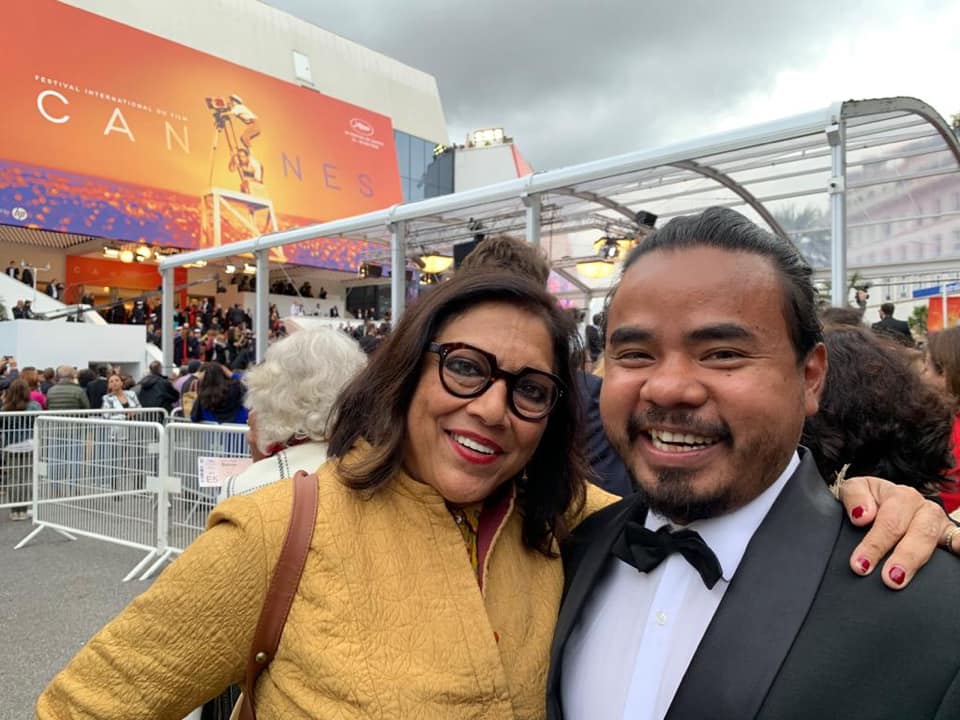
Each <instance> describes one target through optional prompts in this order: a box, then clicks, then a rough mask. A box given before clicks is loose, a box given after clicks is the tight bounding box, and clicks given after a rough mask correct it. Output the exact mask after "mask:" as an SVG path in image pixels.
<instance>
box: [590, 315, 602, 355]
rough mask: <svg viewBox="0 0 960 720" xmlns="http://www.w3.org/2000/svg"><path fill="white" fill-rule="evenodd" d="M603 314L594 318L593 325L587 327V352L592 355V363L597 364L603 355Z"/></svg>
mask: <svg viewBox="0 0 960 720" xmlns="http://www.w3.org/2000/svg"><path fill="white" fill-rule="evenodd" d="M602 326H603V313H597V314H596V315H594V316H593V325H587V352H589V353H590V362H596V361H597V360H599V359H600V355H601V354H602V353H603V334H602V333H603V331H602V330H601V329H600V328H601V327H602Z"/></svg>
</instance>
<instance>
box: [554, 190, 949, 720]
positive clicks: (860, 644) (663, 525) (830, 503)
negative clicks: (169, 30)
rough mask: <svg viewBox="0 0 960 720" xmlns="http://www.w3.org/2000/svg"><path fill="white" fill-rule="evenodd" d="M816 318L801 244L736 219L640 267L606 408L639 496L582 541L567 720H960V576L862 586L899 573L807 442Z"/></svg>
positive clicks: (612, 338) (706, 220)
mask: <svg viewBox="0 0 960 720" xmlns="http://www.w3.org/2000/svg"><path fill="white" fill-rule="evenodd" d="M815 306H816V293H815V292H814V289H813V286H812V284H811V271H810V268H809V267H808V266H807V265H806V264H805V262H804V261H803V259H802V258H801V256H800V255H799V253H797V251H796V250H795V248H793V246H792V245H790V244H789V243H787V242H785V241H783V240H780V239H778V238H776V237H774V236H772V235H770V234H769V233H767V232H766V231H764V230H762V229H760V228H759V227H757V226H756V225H754V224H753V223H752V222H750V221H749V220H747V219H746V218H744V217H743V216H741V215H739V214H737V213H735V212H733V211H731V210H726V209H722V208H711V209H709V210H707V211H705V212H704V213H702V214H701V215H697V216H692V217H688V218H678V219H676V220H673V221H671V222H670V223H668V224H667V225H666V226H665V227H664V228H662V229H661V230H659V231H658V232H657V233H655V234H654V235H652V236H651V237H649V238H647V240H646V241H645V242H644V243H643V244H641V245H640V246H638V247H637V248H636V249H635V250H633V251H632V252H631V254H630V256H629V257H628V258H627V260H626V262H625V264H624V272H623V277H622V279H621V282H620V284H619V286H618V288H617V289H616V291H615V294H614V295H613V298H612V300H611V302H610V306H609V309H608V314H607V327H606V331H607V348H606V374H605V377H604V382H603V388H602V391H601V396H600V410H601V415H602V418H603V423H604V427H605V428H606V431H607V435H608V436H609V437H610V440H611V442H612V444H613V445H614V447H615V448H616V449H617V452H618V453H619V454H620V455H621V457H622V458H623V459H624V462H625V464H626V466H627V468H628V469H629V471H630V473H631V475H632V476H633V480H634V484H635V486H636V489H637V492H636V494H635V495H634V496H633V497H630V498H626V499H624V500H622V501H620V502H618V503H616V504H614V505H611V506H609V507H607V508H605V509H604V510H602V511H600V512H599V513H596V514H594V515H592V516H590V517H589V518H587V519H586V520H585V521H584V522H583V523H582V524H581V525H580V526H579V527H578V528H577V530H576V531H575V532H574V535H573V537H572V538H571V539H570V540H569V541H568V542H567V544H566V545H565V547H564V549H563V558H564V565H565V572H566V576H565V577H566V579H565V583H566V587H565V593H564V601H563V605H562V607H561V611H560V615H559V618H558V622H557V630H556V635H555V638H554V644H553V648H552V652H551V668H550V674H549V677H548V717H549V718H551V720H560V718H566V720H581V719H584V718H589V719H590V720H596V719H599V720H609V719H611V718H630V719H631V720H633V719H634V718H664V717H666V718H669V719H671V720H687V719H688V718H710V719H711V720H742V719H743V718H754V717H756V718H771V719H773V718H776V719H777V720H781V719H783V718H815V717H823V718H842V717H862V718H871V719H882V718H889V719H891V720H893V719H897V720H900V719H902V718H911V719H912V720H914V719H917V718H936V719H937V720H946V719H947V718H954V719H955V718H960V655H958V652H957V648H958V647H960V613H958V612H957V605H956V588H958V587H960V564H958V563H957V562H956V560H955V559H954V558H951V557H950V556H949V555H948V554H946V553H935V554H934V557H932V558H931V560H930V562H929V564H928V565H927V566H926V567H925V568H924V571H923V572H922V573H920V574H918V575H916V576H915V577H911V575H912V573H910V572H909V571H908V570H905V568H904V567H903V565H902V564H901V563H900V562H898V561H897V560H896V559H895V557H891V558H889V559H888V560H887V561H886V563H885V564H884V565H883V567H882V568H881V569H880V572H879V573H876V574H874V575H873V576H871V577H866V578H858V577H856V576H855V575H854V573H852V572H850V570H851V569H854V570H856V571H857V572H858V573H859V574H860V575H864V576H866V575H869V574H870V572H871V570H873V569H874V568H873V565H874V564H879V563H872V562H871V561H870V560H869V559H868V557H867V555H866V554H861V548H862V547H863V544H862V542H861V541H862V540H863V533H862V531H861V530H860V529H858V528H856V527H854V526H853V525H852V524H851V523H846V522H844V521H843V510H842V508H841V506H840V505H839V504H838V503H836V502H835V500H834V499H833V497H832V495H831V494H830V492H829V490H828V488H827V486H826V483H825V482H824V480H823V479H822V478H821V477H820V476H819V474H818V473H817V469H816V466H815V464H814V462H813V459H812V457H811V456H810V454H809V453H808V452H806V451H805V450H804V449H802V448H798V442H799V439H800V435H801V430H802V427H803V421H804V418H805V417H806V416H808V415H811V414H813V413H815V412H816V411H817V407H818V402H819V396H820V392H821V390H822V387H823V382H824V378H825V375H826V368H827V358H826V351H825V349H824V346H823V344H822V342H821V330H820V326H819V323H818V321H817V317H816V311H815ZM858 509H859V508H858ZM852 514H853V516H854V517H859V515H858V513H857V509H855V510H854V511H853V513H852ZM941 527H942V526H939V525H938V526H937V528H936V529H934V528H931V531H932V532H936V533H940V532H942V531H941ZM941 542H942V543H943V544H944V545H945V546H948V547H950V548H951V549H953V550H954V551H956V550H957V549H958V547H960V534H958V531H957V529H955V528H953V529H947V530H946V531H945V532H943V535H942V537H941ZM908 581H909V582H910V587H909V588H906V589H905V590H903V591H902V592H898V593H890V592H888V591H887V590H886V588H885V587H884V584H887V585H889V586H891V587H903V586H904V585H905V584H906V583H907V582H908Z"/></svg>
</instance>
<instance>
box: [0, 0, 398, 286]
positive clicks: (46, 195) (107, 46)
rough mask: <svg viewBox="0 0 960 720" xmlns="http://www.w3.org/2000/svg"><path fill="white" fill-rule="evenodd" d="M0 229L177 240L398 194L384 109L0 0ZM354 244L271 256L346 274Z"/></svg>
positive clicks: (356, 209)
mask: <svg viewBox="0 0 960 720" xmlns="http://www.w3.org/2000/svg"><path fill="white" fill-rule="evenodd" d="M3 10H4V12H3V22H2V23H0V47H3V49H4V53H3V55H4V58H5V63H4V73H3V78H2V80H0V87H2V89H3V111H2V113H0V116H2V125H0V130H2V131H0V223H2V224H7V225H19V226H22V227H28V228H38V229H45V230H54V231H60V232H69V233H77V234H82V235H91V236H96V237H104V238H109V239H111V240H118V241H126V242H149V243H152V244H156V245H162V246H170V247H178V248H184V249H188V248H189V249H192V248H199V247H207V246H211V245H214V244H224V243H229V242H234V241H237V240H241V239H244V238H248V237H254V236H256V235H260V234H263V233H265V232H270V231H272V230H274V229H278V230H284V229H289V228H293V227H302V226H304V225H309V224H313V223H317V222H325V221H329V220H334V219H337V218H342V217H348V216H350V215H356V214H359V213H365V212H370V211H373V210H378V209H382V208H384V207H388V206H390V205H392V204H394V203H398V202H401V201H402V193H401V186H400V177H399V170H398V167H397V157H396V150H395V147H394V142H393V128H392V125H391V122H390V119H389V118H387V117H385V116H383V115H379V114H377V113H374V112H371V111H369V110H365V109H363V108H359V107H356V106H354V105H351V104H349V103H345V102H341V101H339V100H336V99H334V98H331V97H328V96H325V95H322V94H321V93H318V92H315V91H313V90H310V89H306V88H301V87H298V86H296V85H293V84H291V83H288V82H284V81H281V80H278V79H276V78H272V77H269V76H267V75H264V74H262V73H258V72H255V71H252V70H249V69H246V68H243V67H241V66H239V65H235V64H233V63H230V62H227V61H224V60H221V59H219V58H216V57H213V56H211V55H207V54H205V53H201V52H198V51H196V50H193V49H190V48H187V47H185V46H183V45H179V44H177V43H173V42H170V41H168V40H164V39H162V38H159V37H157V36H155V35H151V34H149V33H145V32H142V31H140V30H136V29H134V28H131V27H128V26H126V25H123V24H121V23H117V22H113V21H110V20H107V19H105V18H103V17H100V16H98V15H95V14H92V13H88V12H85V11H83V10H79V9H77V8H73V7H71V6H69V5H64V4H61V3H59V2H55V0H7V2H4V3H3ZM369 250H370V248H368V246H367V245H366V244H365V243H362V242H357V241H348V240H343V239H326V238H318V239H316V240H313V241H310V242H308V243H301V244H298V245H297V246H295V247H293V248H287V249H286V250H285V251H280V252H278V253H276V254H275V255H274V257H273V259H276V260H285V261H289V262H295V263H299V264H305V265H314V266H318V267H327V268H331V269H339V270H354V269H355V268H356V266H357V264H358V262H359V261H360V259H361V258H362V257H363V256H364V255H365V254H366V253H367V252H369Z"/></svg>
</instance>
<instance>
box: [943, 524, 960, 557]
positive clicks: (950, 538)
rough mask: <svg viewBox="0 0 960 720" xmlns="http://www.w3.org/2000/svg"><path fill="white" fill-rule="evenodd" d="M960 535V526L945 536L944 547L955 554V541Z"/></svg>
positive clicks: (954, 527) (951, 529)
mask: <svg viewBox="0 0 960 720" xmlns="http://www.w3.org/2000/svg"><path fill="white" fill-rule="evenodd" d="M958 534H960V525H954V526H953V527H952V528H950V529H949V530H947V531H946V532H945V533H944V534H943V547H945V548H946V549H947V550H949V551H950V552H953V539H954V538H955V537H956V536H957V535H958Z"/></svg>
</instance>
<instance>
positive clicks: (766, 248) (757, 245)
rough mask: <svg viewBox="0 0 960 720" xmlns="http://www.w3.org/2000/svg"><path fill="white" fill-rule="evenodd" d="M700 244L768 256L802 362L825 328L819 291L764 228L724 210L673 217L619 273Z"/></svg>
mask: <svg viewBox="0 0 960 720" xmlns="http://www.w3.org/2000/svg"><path fill="white" fill-rule="evenodd" d="M698 247H712V248H717V249H719V250H726V251H727V252H743V253H750V254H753V255H760V256H762V257H765V258H767V259H768V260H769V261H770V263H771V264H772V265H773V266H774V268H775V269H776V271H777V273H778V274H779V275H780V280H781V285H782V286H783V316H784V319H785V320H786V322H787V329H788V331H789V333H790V340H791V341H792V343H793V348H794V351H795V353H796V356H797V360H798V361H799V362H802V361H803V360H804V359H805V358H806V357H807V355H808V354H809V353H810V351H811V350H813V348H814V347H816V345H817V343H819V342H822V340H823V329H822V328H821V326H820V320H819V319H818V318H817V291H816V290H815V289H814V287H813V282H812V277H813V271H812V270H811V269H810V266H809V265H807V263H806V261H805V260H804V259H803V256H802V255H800V252H799V251H798V250H797V249H796V248H795V247H794V246H793V244H792V243H790V241H788V240H784V239H783V238H779V237H777V236H776V235H774V234H772V233H770V232H767V231H766V230H764V229H763V228H761V227H760V226H759V225H757V224H756V223H754V222H752V221H750V220H748V219H747V218H746V217H744V216H743V215H741V214H740V213H738V212H735V211H733V210H730V209H728V208H721V207H712V208H707V209H706V210H704V211H703V212H702V213H700V214H699V215H687V216H683V217H677V218H674V219H673V220H671V221H670V222H668V223H667V224H666V225H664V226H663V227H662V228H660V229H659V230H657V231H655V232H653V233H651V234H650V235H649V236H647V239H646V240H644V241H643V242H641V243H640V244H639V245H637V246H636V247H635V248H634V249H633V250H631V251H630V254H629V255H628V256H627V259H626V261H624V263H623V275H626V274H627V272H628V271H629V270H630V267H631V266H632V265H633V264H634V263H636V262H637V261H638V260H639V259H640V258H642V257H643V256H644V255H647V254H649V253H652V252H655V251H657V250H660V251H665V252H666V251H672V250H687V249H691V248H698ZM621 277H622V276H621ZM615 293H616V287H614V288H613V290H611V292H610V294H609V296H608V297H607V306H608V307H609V305H610V302H611V301H612V300H613V296H614V294H615ZM604 335H606V328H605V327H604Z"/></svg>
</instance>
